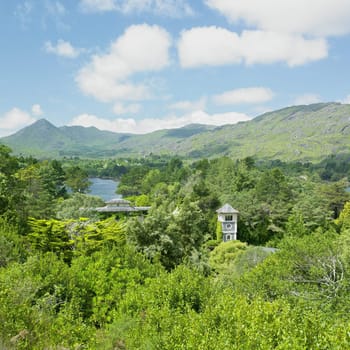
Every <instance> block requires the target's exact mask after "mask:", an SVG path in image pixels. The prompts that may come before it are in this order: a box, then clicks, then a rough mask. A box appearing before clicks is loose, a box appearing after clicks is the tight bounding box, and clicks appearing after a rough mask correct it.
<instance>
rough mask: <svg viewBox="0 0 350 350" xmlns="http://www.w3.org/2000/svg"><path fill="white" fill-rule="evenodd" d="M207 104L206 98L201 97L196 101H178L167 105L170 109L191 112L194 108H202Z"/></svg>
mask: <svg viewBox="0 0 350 350" xmlns="http://www.w3.org/2000/svg"><path fill="white" fill-rule="evenodd" d="M206 105H207V98H206V97H202V98H200V99H199V100H197V101H178V102H176V103H173V104H171V105H170V106H169V108H170V109H176V110H180V111H186V112H191V111H195V110H204V109H205V107H206Z"/></svg>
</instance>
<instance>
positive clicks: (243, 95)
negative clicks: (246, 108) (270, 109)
mask: <svg viewBox="0 0 350 350" xmlns="http://www.w3.org/2000/svg"><path fill="white" fill-rule="evenodd" d="M273 95H274V94H273V92H272V90H271V89H268V88H264V87H251V88H242V89H235V90H230V91H225V92H224V93H222V94H220V95H215V96H214V97H213V100H214V102H215V103H216V104H218V105H233V104H240V103H252V104H253V103H263V102H267V101H270V100H271V99H272V98H273Z"/></svg>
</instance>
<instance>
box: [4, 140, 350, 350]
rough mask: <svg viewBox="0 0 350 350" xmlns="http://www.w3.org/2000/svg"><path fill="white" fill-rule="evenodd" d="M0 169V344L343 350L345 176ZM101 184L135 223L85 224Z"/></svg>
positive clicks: (348, 246) (256, 165)
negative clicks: (225, 220)
mask: <svg viewBox="0 0 350 350" xmlns="http://www.w3.org/2000/svg"><path fill="white" fill-rule="evenodd" d="M0 160H1V162H0V202H1V205H0V209H1V211H0V348H4V349H10V350H11V349H38V350H39V349H104V350H105V349H107V350H108V349H111V350H117V349H162V350H163V349H169V350H173V349H203V350H206V349H217V350H219V349H220V350H222V349H247V350H248V349H249V350H250V349H262V350H265V349H266V350H270V349H291V350H294V349H300V350H301V349H347V348H349V344H350V337H349V334H350V327H349V324H350V317H349V314H350V313H349V311H350V198H349V193H348V192H346V188H347V187H348V183H347V178H346V176H347V172H346V171H347V170H346V166H345V165H342V166H340V167H339V168H338V167H335V168H332V171H333V170H334V171H333V175H332V176H331V177H330V178H327V179H325V176H324V171H325V170H326V168H327V164H328V160H327V159H326V160H325V161H324V162H322V163H319V164H295V163H294V164H292V163H282V162H274V163H267V162H254V160H253V159H252V158H244V159H241V160H233V159H231V158H228V157H222V158H217V159H213V160H207V159H202V160H200V161H197V162H195V163H186V162H185V161H183V160H181V159H179V158H174V159H168V158H165V157H164V158H162V157H150V158H148V159H140V160H134V161H131V160H130V161H126V160H124V161H122V160H118V161H116V160H104V161H94V160H85V161H83V160H76V161H75V162H74V161H73V160H66V161H64V162H63V163H61V162H59V161H56V160H51V161H49V160H45V161H38V160H35V159H33V158H23V157H15V156H13V155H11V151H10V149H8V148H7V147H4V146H2V147H1V148H0ZM331 161H332V162H333V161H334V159H333V158H332V159H331ZM323 166H324V167H323ZM102 174H104V175H105V176H118V177H119V178H120V187H119V191H120V192H121V193H122V194H123V195H124V196H130V197H129V198H130V199H132V200H133V202H134V203H135V204H137V205H151V209H150V210H149V212H148V213H147V214H143V215H141V214H140V215H127V214H119V215H118V217H116V216H113V215H110V216H109V217H107V218H105V217H104V218H102V217H101V216H99V214H98V213H97V212H96V211H94V208H95V207H97V206H100V205H102V203H101V201H100V200H99V199H98V198H96V197H91V196H88V195H86V194H84V193H81V192H83V189H84V191H86V190H87V188H86V187H84V186H85V185H86V182H87V176H88V175H95V176H96V175H100V176H101V175H102ZM325 180H327V181H325ZM330 180H332V181H330ZM84 184H85V185H84ZM67 185H70V187H71V190H73V191H75V192H69V191H67ZM226 202H228V203H231V204H232V205H233V206H234V207H235V208H236V209H237V210H238V211H239V213H240V214H239V223H238V238H239V239H240V241H230V242H225V243H223V242H220V236H221V231H220V230H219V229H218V228H217V219H216V212H215V210H216V209H218V208H219V207H220V206H221V205H222V204H224V203H226Z"/></svg>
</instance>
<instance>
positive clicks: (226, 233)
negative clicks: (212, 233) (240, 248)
mask: <svg viewBox="0 0 350 350" xmlns="http://www.w3.org/2000/svg"><path fill="white" fill-rule="evenodd" d="M216 212H217V213H218V221H219V222H220V223H221V229H222V241H223V242H227V241H233V240H236V239H237V220H238V213H239V212H238V211H237V210H236V209H234V208H232V207H231V205H230V204H225V205H224V206H223V207H221V208H220V209H218V210H217V211H216Z"/></svg>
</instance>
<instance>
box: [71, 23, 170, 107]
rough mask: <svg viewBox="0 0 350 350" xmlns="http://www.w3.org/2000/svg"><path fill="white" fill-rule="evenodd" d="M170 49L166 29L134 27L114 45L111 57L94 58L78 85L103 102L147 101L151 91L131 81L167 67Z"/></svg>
mask: <svg viewBox="0 0 350 350" xmlns="http://www.w3.org/2000/svg"><path fill="white" fill-rule="evenodd" d="M170 45H171V38H170V35H169V34H168V32H167V31H165V30H164V29H163V28H161V27H159V26H156V25H154V26H149V25H147V24H142V25H133V26H131V27H129V28H127V29H126V31H125V32H124V34H123V35H122V36H120V37H119V38H118V39H117V40H116V41H115V42H114V43H112V44H111V46H110V48H109V52H108V53H106V54H103V55H95V56H93V57H92V59H91V62H90V63H89V64H88V65H87V66H85V67H83V68H82V69H81V70H80V72H79V73H78V75H77V76H76V82H77V83H78V86H79V87H80V89H81V90H82V91H83V92H84V93H85V94H87V95H91V96H94V97H95V98H96V99H98V100H100V101H103V102H108V101H118V100H142V99H146V98H148V97H149V96H150V88H149V87H148V86H146V84H145V83H140V84H135V83H132V82H130V81H128V80H127V79H128V78H130V76H131V75H133V74H135V73H140V72H148V71H158V70H161V69H163V68H164V67H166V66H167V65H168V64H169V48H170Z"/></svg>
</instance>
